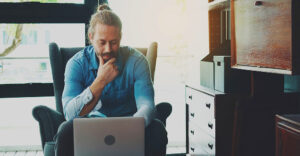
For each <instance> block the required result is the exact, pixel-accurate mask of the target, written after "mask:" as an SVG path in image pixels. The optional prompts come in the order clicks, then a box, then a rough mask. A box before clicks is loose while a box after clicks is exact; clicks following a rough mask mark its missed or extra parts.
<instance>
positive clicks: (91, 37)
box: [88, 33, 93, 43]
mask: <svg viewBox="0 0 300 156" xmlns="http://www.w3.org/2000/svg"><path fill="white" fill-rule="evenodd" d="M88 36H89V40H90V42H91V43H92V40H93V34H92V33H89V35H88Z"/></svg>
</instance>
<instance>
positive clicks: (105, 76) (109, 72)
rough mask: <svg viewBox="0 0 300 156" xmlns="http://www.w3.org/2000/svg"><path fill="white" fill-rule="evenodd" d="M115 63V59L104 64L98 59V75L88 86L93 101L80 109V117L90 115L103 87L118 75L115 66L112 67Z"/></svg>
mask: <svg viewBox="0 0 300 156" xmlns="http://www.w3.org/2000/svg"><path fill="white" fill-rule="evenodd" d="M115 61H116V59H115V58H112V59H110V60H109V61H107V62H106V63H105V64H104V61H103V59H102V58H101V56H100V57H99V68H98V74H97V77H96V79H95V80H94V82H93V83H92V85H91V86H90V90H91V92H92V94H93V97H94V98H93V100H92V101H91V102H89V103H87V104H86V105H84V107H83V108H82V110H81V111H80V114H79V115H80V116H84V115H86V114H88V113H90V112H91V111H92V110H93V109H94V107H95V106H96V104H97V102H98V100H99V98H100V96H101V93H102V90H103V89H104V87H105V86H106V85H107V84H108V83H109V82H111V81H112V80H113V79H115V77H116V76H117V75H118V69H117V67H116V65H114V62H115Z"/></svg>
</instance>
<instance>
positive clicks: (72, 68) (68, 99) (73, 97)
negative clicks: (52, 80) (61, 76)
mask: <svg viewBox="0 0 300 156" xmlns="http://www.w3.org/2000/svg"><path fill="white" fill-rule="evenodd" d="M83 81H84V77H83V70H82V66H81V65H80V63H79V62H77V61H75V60H72V59H71V60H70V61H68V63H67V65H66V71H65V86H64V91H63V95H62V103H63V110H64V115H65V118H66V120H71V119H74V118H76V117H78V116H79V113H80V111H81V110H82V108H83V107H84V105H85V104H87V103H89V102H90V101H91V100H92V99H93V94H92V92H91V90H90V88H89V87H87V88H84V85H83V84H84V83H83ZM101 106H102V104H101V101H100V100H99V101H98V103H97V105H96V106H95V108H94V110H99V109H100V108H101Z"/></svg>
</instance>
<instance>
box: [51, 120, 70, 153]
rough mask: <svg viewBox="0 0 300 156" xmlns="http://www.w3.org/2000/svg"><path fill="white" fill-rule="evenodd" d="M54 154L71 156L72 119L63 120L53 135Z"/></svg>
mask: <svg viewBox="0 0 300 156" xmlns="http://www.w3.org/2000/svg"><path fill="white" fill-rule="evenodd" d="M54 141H55V155H56V156H73V155H74V145H73V144H74V143H73V142H74V141H73V120H69V121H65V122H63V123H62V124H61V125H60V126H59V128H58V130H57V134H56V135H55V137H54Z"/></svg>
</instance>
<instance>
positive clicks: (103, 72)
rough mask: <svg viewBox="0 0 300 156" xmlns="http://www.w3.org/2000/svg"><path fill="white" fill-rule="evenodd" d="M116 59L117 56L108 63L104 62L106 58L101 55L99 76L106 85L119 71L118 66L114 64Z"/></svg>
mask: <svg viewBox="0 0 300 156" xmlns="http://www.w3.org/2000/svg"><path fill="white" fill-rule="evenodd" d="M115 61H116V58H111V59H110V60H108V61H107V62H106V63H104V60H103V59H102V57H101V56H100V57H99V62H100V63H99V68H98V74H97V78H96V79H98V80H99V81H100V82H102V83H104V85H107V84H108V83H109V82H111V81H112V80H114V79H115V78H116V77H117V75H118V73H119V71H118V67H117V66H116V65H115V64H114V63H115Z"/></svg>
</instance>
